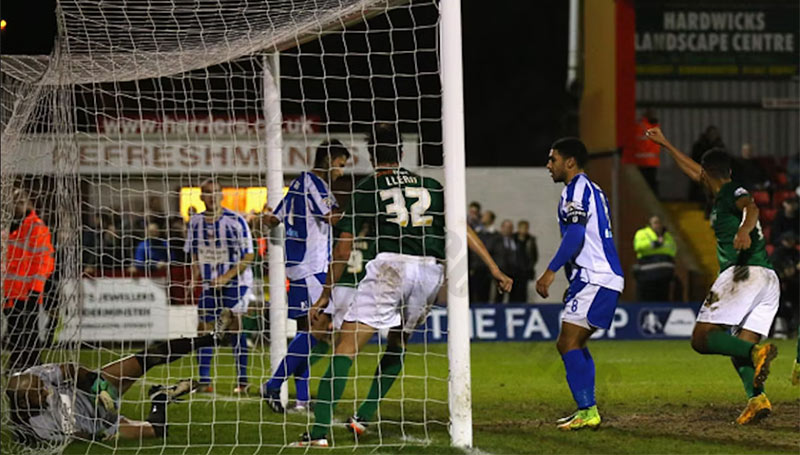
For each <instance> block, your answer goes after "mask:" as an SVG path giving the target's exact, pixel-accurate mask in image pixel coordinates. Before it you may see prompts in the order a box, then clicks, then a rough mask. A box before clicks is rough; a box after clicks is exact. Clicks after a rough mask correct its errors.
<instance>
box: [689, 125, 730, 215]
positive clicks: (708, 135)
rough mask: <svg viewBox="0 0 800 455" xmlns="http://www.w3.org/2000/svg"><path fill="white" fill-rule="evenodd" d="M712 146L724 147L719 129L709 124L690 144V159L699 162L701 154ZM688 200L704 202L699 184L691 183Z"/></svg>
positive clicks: (704, 198)
mask: <svg viewBox="0 0 800 455" xmlns="http://www.w3.org/2000/svg"><path fill="white" fill-rule="evenodd" d="M713 148H720V149H725V148H726V147H725V143H724V142H722V138H721V137H720V134H719V129H718V128H717V127H716V126H714V125H709V126H707V127H706V130H705V131H703V134H701V135H700V137H699V138H697V141H695V143H694V145H692V159H693V160H694V161H695V162H697V163H699V162H700V161H701V160H702V158H703V154H704V153H706V152H707V151H709V150H711V149H713ZM689 200H691V201H695V202H700V203H702V204H706V196H705V190H704V189H703V186H702V185H701V184H699V183H692V186H691V188H690V190H689Z"/></svg>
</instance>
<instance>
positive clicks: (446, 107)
mask: <svg viewBox="0 0 800 455" xmlns="http://www.w3.org/2000/svg"><path fill="white" fill-rule="evenodd" d="M441 16H442V19H441V21H442V24H441V43H442V44H441V46H442V49H441V56H442V57H441V59H442V63H441V72H442V130H443V145H444V172H445V182H444V184H445V187H444V193H445V207H446V208H445V222H446V224H447V283H448V286H447V313H448V314H447V336H448V339H447V354H448V355H447V358H448V362H449V367H450V376H449V389H448V390H449V402H450V438H451V441H452V443H453V445H454V446H456V447H472V393H471V375H470V357H469V356H470V345H469V327H470V320H469V272H468V269H467V257H468V254H467V211H466V207H467V201H466V194H467V188H466V182H465V175H464V174H465V173H464V167H465V159H464V83H463V71H462V62H461V55H462V54H461V1H460V0H453V1H445V2H442V3H441Z"/></svg>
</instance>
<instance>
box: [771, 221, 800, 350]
mask: <svg viewBox="0 0 800 455" xmlns="http://www.w3.org/2000/svg"><path fill="white" fill-rule="evenodd" d="M778 240H779V244H778V247H777V248H776V249H775V251H774V252H773V253H772V256H770V258H769V259H770V262H772V265H773V266H774V267H775V271H776V272H777V273H778V277H779V278H780V282H781V298H780V303H779V306H778V314H777V316H776V317H775V325H774V326H773V328H774V330H775V337H776V338H787V337H788V336H789V333H790V332H791V331H792V330H794V329H795V328H796V327H797V325H798V323H800V251H798V250H797V236H796V235H795V234H794V232H784V233H783V234H781V235H780V236H779V238H778Z"/></svg>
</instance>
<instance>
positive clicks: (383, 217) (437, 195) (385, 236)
mask: <svg viewBox="0 0 800 455" xmlns="http://www.w3.org/2000/svg"><path fill="white" fill-rule="evenodd" d="M353 192H354V194H353V205H352V206H351V207H350V209H349V210H348V215H352V216H353V217H354V220H353V219H351V220H349V221H345V220H347V219H348V217H345V218H343V219H342V221H340V222H339V223H338V224H337V226H336V227H337V229H339V230H341V231H343V232H350V233H351V234H353V235H354V236H355V235H357V234H358V233H357V232H352V231H353V229H354V226H363V225H364V223H368V224H369V225H370V227H371V229H370V233H369V234H368V237H369V238H370V240H374V242H373V244H372V249H373V251H374V254H378V253H399V254H406V255H411V256H428V257H435V258H438V259H444V256H445V253H444V244H445V243H444V242H445V232H444V189H443V187H442V185H441V184H440V183H439V182H438V181H436V180H435V179H432V178H429V177H422V176H420V175H417V174H414V173H412V172H410V171H408V170H406V169H403V168H393V169H378V170H376V171H375V173H374V174H372V175H370V176H368V177H366V178H364V179H362V180H361V181H360V182H359V183H358V184H357V185H356V188H355V190H353Z"/></svg>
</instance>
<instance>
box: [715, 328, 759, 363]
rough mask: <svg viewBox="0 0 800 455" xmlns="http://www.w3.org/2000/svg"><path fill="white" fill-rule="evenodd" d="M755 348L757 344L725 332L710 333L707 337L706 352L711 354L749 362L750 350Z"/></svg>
mask: <svg viewBox="0 0 800 455" xmlns="http://www.w3.org/2000/svg"><path fill="white" fill-rule="evenodd" d="M753 346H755V343H751V342H749V341H744V340H742V339H741V338H736V337H735V336H733V335H731V334H729V333H728V332H725V331H723V330H716V331H713V332H710V333H709V334H708V336H706V350H708V351H709V353H710V354H722V355H726V356H729V357H738V358H740V359H748V360H749V359H750V350H751V349H752V348H753Z"/></svg>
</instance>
